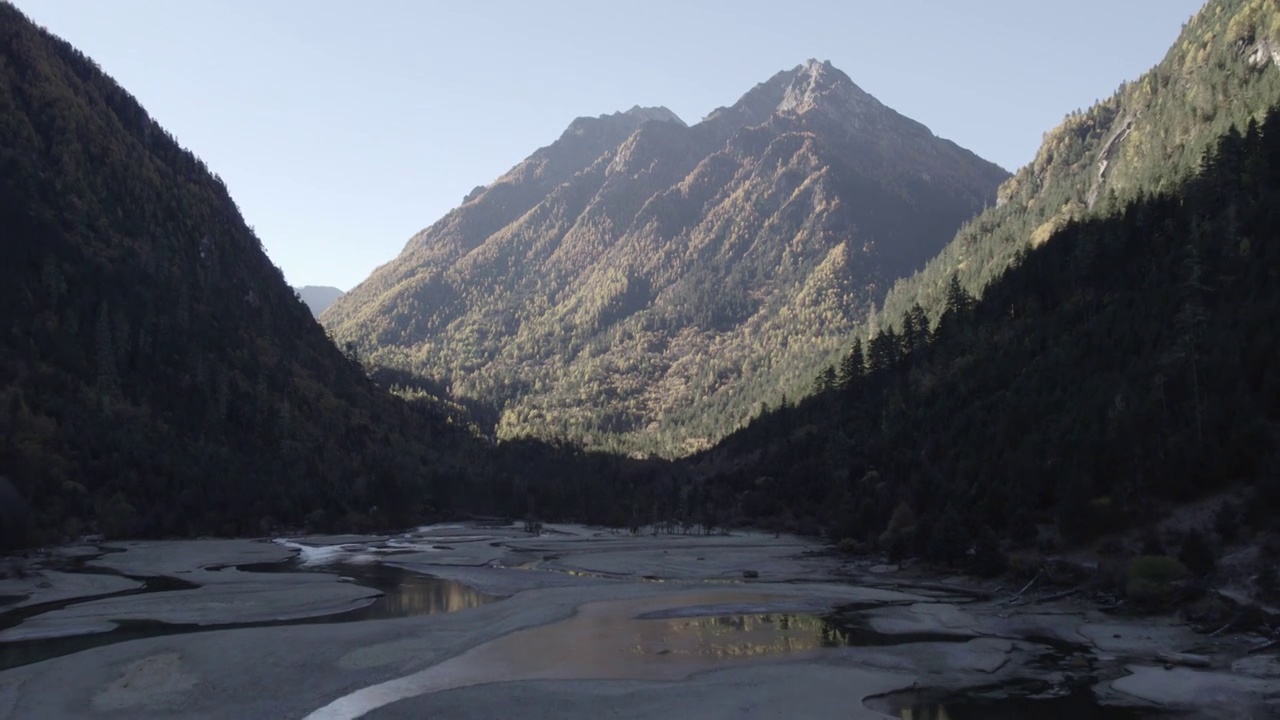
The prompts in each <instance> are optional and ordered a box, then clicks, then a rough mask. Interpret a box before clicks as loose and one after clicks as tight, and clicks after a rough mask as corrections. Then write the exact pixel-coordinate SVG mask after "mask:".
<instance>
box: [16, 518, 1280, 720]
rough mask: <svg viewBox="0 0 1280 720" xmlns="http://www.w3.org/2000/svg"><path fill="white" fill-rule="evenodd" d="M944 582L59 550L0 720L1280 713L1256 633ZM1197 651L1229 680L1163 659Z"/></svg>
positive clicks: (329, 547) (593, 554)
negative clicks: (1026, 599) (1024, 599)
mask: <svg viewBox="0 0 1280 720" xmlns="http://www.w3.org/2000/svg"><path fill="white" fill-rule="evenodd" d="M930 580H931V582H923V581H920V579H919V578H913V577H912V576H910V575H909V573H905V572H901V571H898V570H897V569H895V568H891V567H884V566H880V567H868V566H861V565H857V564H855V563H850V562H848V561H846V560H844V559H842V558H840V557H839V556H837V555H835V554H833V553H831V552H829V551H828V549H827V548H825V547H824V546H822V545H821V544H819V543H817V542H814V541H811V540H807V539H803V538H796V537H789V536H781V537H775V536H774V535H773V534H764V533H751V532H737V533H734V534H731V535H717V536H696V535H666V534H663V535H656V536H655V535H650V534H644V535H635V536H633V535H630V534H626V533H617V532H614V531H610V530H606V529H601V528H591V527H583V526H574V525H554V526H549V527H547V528H545V531H544V532H543V533H541V534H537V535H534V534H530V533H526V532H524V531H523V529H522V528H521V527H519V526H516V525H511V526H505V525H504V526H492V525H490V526H484V525H475V524H459V525H438V526H429V527H424V528H417V529H414V530H411V531H408V532H404V533H397V534H394V535H386V536H377V537H365V536H330V537H326V536H312V537H296V538H264V539H257V540H190V541H160V542H126V543H107V544H105V545H100V546H90V545H84V546H77V547H73V548H59V549H58V550H57V551H56V552H55V553H53V554H50V555H47V556H45V557H42V558H41V559H40V564H39V565H38V566H37V567H35V568H33V572H32V573H31V576H30V577H27V578H23V579H16V580H5V581H0V668H2V669H0V718H83V717H102V718H151V717H156V718H159V717H198V718H310V719H313V720H324V719H336V718H359V717H363V718H422V717H442V718H443V717H447V718H506V717H519V718H576V717H582V718H597V717H616V718H648V717H671V716H679V717H698V718H703V717H708V718H716V717H724V718H729V717H732V718H766V717H788V718H790V717H818V718H825V717H832V718H836V717H838V718H886V717H888V718H914V719H919V718H944V717H945V718H950V719H951V720H963V719H964V718H970V717H974V718H976V717H982V718H987V719H991V718H1021V717H1037V718H1076V717H1098V718H1112V719H1114V720H1124V719H1128V718H1160V717H1224V718H1225V717H1232V718H1252V717H1257V718H1264V717H1273V716H1275V714H1276V712H1277V710H1278V709H1280V661H1278V660H1277V658H1276V656H1275V655H1274V653H1272V654H1261V655H1250V654H1248V653H1247V650H1246V649H1245V640H1243V639H1238V638H1237V639H1232V638H1213V639H1212V640H1210V639H1206V638H1205V637H1204V636H1202V635H1198V634H1196V633H1195V632H1193V631H1192V630H1191V629H1190V628H1188V627H1186V626H1185V625H1183V624H1181V623H1179V622H1178V621H1177V620H1176V619H1175V618H1172V617H1154V618H1133V617H1116V616H1111V615H1107V614H1105V613H1102V612H1101V611H1099V610H1097V609H1096V608H1093V607H1091V606H1090V605H1089V604H1088V603H1087V602H1084V601H1082V600H1080V599H1079V598H1063V599H1061V600H1055V601H1051V602H1045V603H1037V604H1022V605H1016V606H1013V605H1011V604H1009V603H1007V602H1002V601H1001V598H1002V597H1004V596H1005V595H1007V594H1008V593H1003V594H1002V593H973V592H966V586H965V584H964V582H963V581H962V580H959V579H951V580H948V579H945V578H943V579H941V580H939V579H938V578H931V579H930ZM1009 592H1012V591H1009ZM1210 646H1211V647H1210ZM1206 648H1208V650H1206ZM1192 651H1198V652H1209V653H1210V654H1211V657H1212V658H1213V664H1212V667H1210V668H1198V669H1191V668H1184V667H1173V668H1166V667H1165V665H1164V663H1161V662H1160V661H1158V659H1157V657H1158V653H1160V652H1192Z"/></svg>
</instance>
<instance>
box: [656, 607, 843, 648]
mask: <svg viewBox="0 0 1280 720" xmlns="http://www.w3.org/2000/svg"><path fill="white" fill-rule="evenodd" d="M649 623H650V621H645V625H643V626H642V630H641V631H640V632H639V633H638V634H637V640H638V642H637V644H636V645H635V646H633V650H634V651H635V652H638V653H640V654H643V655H672V654H675V655H696V656H701V657H716V658H735V657H738V658H745V657H754V656H759V655H773V654H780V653H790V652H803V651H806V650H817V649H819V648H824V647H839V646H844V645H848V644H849V637H848V636H847V635H846V634H845V633H844V632H842V631H840V630H839V629H838V628H835V627H832V626H831V624H830V623H828V622H826V621H825V620H823V619H822V618H820V617H817V616H813V615H793V614H779V613H767V614H759V615H727V616H719V617H695V618H680V619H678V620H669V621H667V622H665V623H663V622H652V624H649Z"/></svg>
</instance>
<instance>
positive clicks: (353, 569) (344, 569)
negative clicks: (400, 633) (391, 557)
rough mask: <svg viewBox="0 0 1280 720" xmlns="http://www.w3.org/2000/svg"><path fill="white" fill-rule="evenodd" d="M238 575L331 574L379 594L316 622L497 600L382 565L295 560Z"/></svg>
mask: <svg viewBox="0 0 1280 720" xmlns="http://www.w3.org/2000/svg"><path fill="white" fill-rule="evenodd" d="M236 569H237V570H240V571H242V572H266V573H291V572H309V571H320V572H326V573H334V574H337V575H339V576H341V577H343V578H346V579H347V580H349V581H353V582H356V583H358V584H360V585H363V586H365V587H371V588H375V589H377V590H381V591H382V593H383V594H382V595H381V596H380V597H379V598H377V599H376V600H374V601H373V603H371V604H370V605H367V606H365V607H362V608H359V609H356V610H351V611H348V612H345V613H342V614H341V615H331V616H327V617H324V618H316V619H315V621H317V622H355V621H360V620H386V619H388V618H402V617H417V616H420V615H438V614H440V613H451V612H458V611H460V610H467V609H469V608H473V607H479V606H480V605H486V604H488V603H491V602H493V601H495V600H499V599H501V598H499V597H498V596H496V595H487V594H485V593H482V592H480V591H478V590H475V589H474V588H471V587H468V586H466V585H463V584H462V583H459V582H454V581H452V580H441V579H440V578H437V577H431V576H430V575H422V574H419V573H415V572H411V571H409V570H405V569H403V568H398V567H393V566H389V565H382V564H378V563H375V564H349V563H337V564H333V565H327V566H323V567H316V566H311V565H304V564H301V563H299V562H298V561H296V560H287V561H285V562H278V563H258V564H253V565H240V566H239V567H237V568H236Z"/></svg>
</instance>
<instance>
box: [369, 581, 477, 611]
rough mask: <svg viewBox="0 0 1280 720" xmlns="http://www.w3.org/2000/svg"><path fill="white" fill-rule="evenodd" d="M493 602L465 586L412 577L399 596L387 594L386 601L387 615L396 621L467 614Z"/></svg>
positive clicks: (398, 590) (397, 591) (396, 593)
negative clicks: (419, 617) (400, 618)
mask: <svg viewBox="0 0 1280 720" xmlns="http://www.w3.org/2000/svg"><path fill="white" fill-rule="evenodd" d="M491 600H492V598H490V597H489V596H487V595H483V594H481V593H479V592H476V591H475V590H472V589H471V588H469V587H467V586H466V585H463V584H461V583H454V582H447V581H443V580H437V579H435V578H422V577H411V578H406V579H405V580H404V581H403V582H402V583H401V584H400V586H399V587H398V588H397V589H396V591H395V592H390V593H387V595H386V596H385V597H384V598H383V612H384V613H386V614H387V615H390V616H394V617H403V616H407V615H432V614H435V613H446V612H457V611H458V610H466V609H467V608H473V607H477V606H479V605H483V604H485V603H487V602H489V601H491Z"/></svg>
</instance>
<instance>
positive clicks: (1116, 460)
mask: <svg viewBox="0 0 1280 720" xmlns="http://www.w3.org/2000/svg"><path fill="white" fill-rule="evenodd" d="M1278 234H1280V112H1278V111H1276V110H1273V111H1272V112H1271V113H1270V114H1269V115H1268V116H1267V117H1266V121H1265V122H1264V123H1262V124H1261V125H1259V124H1258V123H1250V124H1249V125H1248V127H1247V129H1246V130H1245V131H1244V132H1243V133H1241V132H1240V131H1237V130H1234V129H1233V130H1232V131H1230V132H1229V133H1228V134H1226V135H1225V136H1224V137H1222V138H1221V140H1220V141H1219V142H1218V144H1217V147H1216V148H1215V149H1214V150H1213V151H1212V152H1210V153H1208V154H1207V155H1206V157H1204V159H1203V162H1202V167H1201V170H1200V171H1199V173H1198V174H1196V175H1195V176H1194V178H1192V179H1190V180H1189V181H1188V182H1186V183H1185V184H1184V185H1183V186H1182V187H1180V188H1178V189H1177V190H1176V191H1175V192H1169V193H1164V194H1159V195H1154V196H1149V197H1143V198H1141V199H1139V200H1136V201H1134V202H1132V203H1130V204H1128V205H1127V206H1125V207H1124V208H1121V209H1118V210H1117V211H1116V212H1114V213H1113V214H1110V215H1108V216H1105V217H1100V218H1096V219H1092V220H1087V221H1082V222H1073V223H1069V224H1067V225H1066V226H1064V227H1063V228H1062V229H1061V230H1059V231H1058V232H1056V233H1055V234H1054V235H1053V236H1052V237H1051V238H1050V239H1049V240H1048V241H1047V242H1046V243H1044V244H1043V245H1041V246H1040V247H1037V248H1035V249H1031V250H1028V251H1024V252H1023V253H1021V254H1020V256H1019V257H1018V259H1017V260H1016V261H1015V263H1014V266H1013V267H1012V268H1011V269H1010V270H1009V271H1007V272H1006V273H1004V274H1003V275H1002V276H1001V277H999V278H998V279H997V280H995V281H994V282H993V283H992V284H991V285H990V286H989V287H988V289H987V291H986V292H985V293H984V294H983V296H982V298H981V299H975V298H973V297H972V296H971V295H969V293H967V292H966V291H965V290H964V289H963V287H962V285H961V284H960V283H959V282H957V281H956V280H955V279H953V280H952V281H951V283H949V286H948V291H947V293H946V301H945V310H944V311H943V313H942V316H941V318H940V320H939V321H938V322H937V323H936V324H932V323H930V322H929V321H928V319H927V315H926V313H925V312H924V311H923V310H922V309H920V308H919V307H915V308H912V309H909V310H908V311H907V312H906V314H905V315H904V318H903V320H902V321H901V322H900V323H899V324H897V325H896V326H895V327H891V328H889V329H888V330H886V331H884V332H882V333H880V334H878V335H876V336H874V337H872V338H870V340H869V341H867V342H863V341H862V340H861V339H858V340H855V341H854V343H853V347H852V349H851V351H850V352H849V353H848V355H847V356H846V357H845V359H844V362H843V363H842V364H841V366H840V367H839V368H832V369H830V370H829V371H828V372H826V373H824V375H823V376H822V377H820V378H819V379H818V380H817V382H816V385H817V386H818V388H819V389H820V392H819V393H818V394H816V395H814V396H812V397H809V398H807V399H805V400H804V401H803V402H801V403H799V404H797V405H788V406H786V407H783V408H779V409H776V410H774V411H772V412H769V413H767V414H764V415H763V416H761V417H759V418H757V419H756V420H755V421H754V422H752V423H751V425H750V426H749V427H747V428H745V429H743V430H741V431H739V432H737V433H735V434H734V435H732V436H731V437H729V438H728V439H727V440H726V441H725V442H723V443H722V444H721V445H720V446H718V447H717V449H715V450H714V451H712V452H710V453H706V454H704V455H702V456H701V457H699V458H697V459H696V460H695V462H696V465H695V467H696V469H697V471H698V473H699V474H700V475H701V476H702V477H703V478H704V480H703V482H704V483H705V485H706V486H707V487H708V488H710V490H709V491H708V492H709V493H710V494H712V495H715V494H719V495H720V496H722V497H727V498H730V500H729V501H728V504H727V505H725V506H723V507H724V509H723V510H722V512H730V513H731V514H732V516H733V518H734V519H735V520H737V521H739V522H753V523H766V524H767V523H785V524H786V525H788V526H790V527H792V528H799V529H804V528H809V529H815V530H822V531H824V532H826V533H828V534H829V535H830V536H832V537H833V538H836V539H847V540H848V541H849V544H851V545H853V546H861V547H878V548H881V549H883V550H887V551H889V552H891V553H893V554H896V555H901V554H912V555H920V556H924V557H926V558H929V559H932V560H935V561H942V562H946V561H952V560H956V559H958V558H959V557H960V556H962V555H963V554H964V553H966V552H967V551H968V550H969V549H970V548H973V547H975V546H986V547H990V546H992V545H993V544H994V543H997V542H999V541H1012V542H1014V543H1015V544H1018V543H1033V542H1034V541H1035V540H1036V538H1037V535H1038V534H1039V531H1041V530H1043V529H1044V528H1046V527H1052V528H1056V529H1057V530H1059V531H1060V532H1061V534H1062V535H1063V536H1064V537H1065V539H1066V540H1067V541H1068V542H1084V541H1088V540H1091V539H1093V538H1095V537H1097V536H1099V535H1100V534H1103V533H1106V532H1109V531H1112V530H1118V529H1121V528H1128V527H1134V526H1141V525H1142V524H1143V523H1145V522H1147V521H1151V520H1154V519H1156V518H1158V517H1159V516H1160V513H1161V512H1162V511H1163V509H1165V508H1164V507H1162V506H1167V505H1168V504H1171V503H1175V502H1179V501H1186V500H1189V499H1192V498H1195V497H1198V496H1201V495H1204V494H1206V493H1212V492H1214V491H1218V490H1222V489H1224V488H1226V487H1228V486H1230V485H1232V484H1240V485H1242V486H1247V487H1251V488H1253V492H1254V493H1255V494H1256V501H1255V502H1252V503H1250V504H1248V506H1247V507H1246V508H1243V513H1244V515H1243V517H1242V518H1240V520H1241V521H1242V522H1245V523H1248V524H1250V525H1252V526H1254V527H1258V528H1263V527H1267V526H1270V525H1274V523H1275V522H1276V516H1275V514H1274V508H1276V507H1280V362H1278V360H1280V321H1278V319H1280V237H1277V235H1278Z"/></svg>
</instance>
